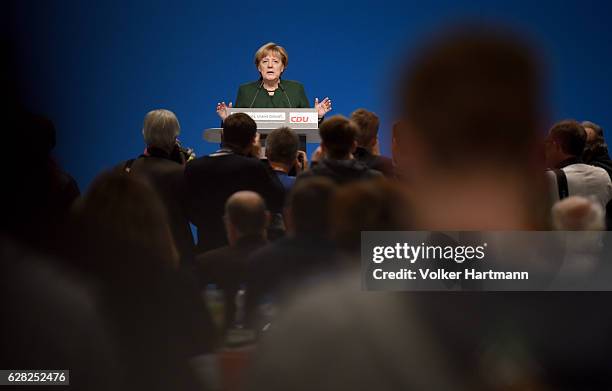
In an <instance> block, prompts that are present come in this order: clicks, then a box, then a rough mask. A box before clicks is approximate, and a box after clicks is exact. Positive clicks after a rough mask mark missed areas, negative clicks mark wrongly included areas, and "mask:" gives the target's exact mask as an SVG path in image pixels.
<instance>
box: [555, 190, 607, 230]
mask: <svg viewBox="0 0 612 391" xmlns="http://www.w3.org/2000/svg"><path fill="white" fill-rule="evenodd" d="M552 220H553V228H554V229H556V230H560V231H602V230H605V229H606V221H605V212H604V210H603V208H602V207H601V205H600V204H599V203H597V202H594V201H591V200H589V199H588V198H585V197H580V196H572V197H567V198H564V199H562V200H561V201H559V202H557V203H556V204H555V205H554V206H553V208H552Z"/></svg>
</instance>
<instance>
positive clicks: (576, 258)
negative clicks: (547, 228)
mask: <svg viewBox="0 0 612 391" xmlns="http://www.w3.org/2000/svg"><path fill="white" fill-rule="evenodd" d="M552 225H553V228H554V229H555V230H557V231H573V232H568V233H567V236H566V240H565V257H564V259H563V264H562V265H561V268H560V269H559V272H558V277H559V278H561V280H560V281H562V282H563V283H564V284H568V283H569V282H574V283H584V281H585V280H586V277H587V276H590V275H592V273H594V272H595V271H596V270H598V267H599V266H600V262H601V259H600V258H601V255H602V250H603V245H604V243H603V239H604V236H603V232H601V231H603V230H605V229H606V221H605V211H604V209H603V208H602V206H601V205H600V204H599V202H597V201H595V200H594V199H591V198H587V197H581V196H571V197H567V198H564V199H562V200H561V201H558V202H556V203H555V204H554V205H553V207H552Z"/></svg>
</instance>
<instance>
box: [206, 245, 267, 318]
mask: <svg viewBox="0 0 612 391" xmlns="http://www.w3.org/2000/svg"><path fill="white" fill-rule="evenodd" d="M266 243H267V240H265V239H264V238H262V237H261V236H246V237H243V238H240V239H239V240H238V241H237V243H236V244H235V245H233V246H224V247H220V248H216V249H214V250H210V251H207V252H205V253H202V254H200V255H198V256H197V257H196V262H195V270H196V276H197V279H198V281H199V283H200V286H201V288H202V289H204V288H206V285H208V284H215V285H217V288H218V289H221V290H222V291H223V296H224V301H225V305H224V307H225V321H224V323H225V325H224V329H227V328H228V327H230V326H231V325H232V323H233V321H234V318H235V313H236V301H235V298H236V293H237V292H238V290H239V289H240V286H241V285H244V284H245V275H246V270H247V259H248V257H249V256H250V255H251V254H252V253H253V252H254V251H256V250H257V249H259V248H260V247H263V246H264V245H266Z"/></svg>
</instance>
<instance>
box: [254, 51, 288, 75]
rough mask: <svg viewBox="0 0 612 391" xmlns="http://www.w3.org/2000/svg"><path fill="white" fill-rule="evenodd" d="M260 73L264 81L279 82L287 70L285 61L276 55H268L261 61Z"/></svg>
mask: <svg viewBox="0 0 612 391" xmlns="http://www.w3.org/2000/svg"><path fill="white" fill-rule="evenodd" d="M257 68H258V69H259V73H261V77H262V79H263V80H269V81H274V80H278V79H279V78H280V76H281V74H282V73H283V71H284V70H285V66H284V65H283V61H282V60H281V59H280V57H279V56H278V55H277V54H276V53H268V54H267V55H266V56H265V57H264V58H262V59H261V61H259V66H258V67H257Z"/></svg>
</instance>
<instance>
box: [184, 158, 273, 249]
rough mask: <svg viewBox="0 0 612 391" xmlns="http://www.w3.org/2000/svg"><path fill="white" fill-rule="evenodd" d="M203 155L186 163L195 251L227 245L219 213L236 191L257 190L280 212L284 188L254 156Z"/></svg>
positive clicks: (269, 206)
mask: <svg viewBox="0 0 612 391" xmlns="http://www.w3.org/2000/svg"><path fill="white" fill-rule="evenodd" d="M214 155H215V154H213V155H209V156H203V157H201V158H198V159H196V160H194V161H191V162H190V163H188V164H187V167H186V168H185V182H186V185H187V210H188V216H189V220H190V221H191V222H192V223H193V224H194V225H195V226H196V227H197V228H198V246H197V251H198V252H203V251H207V250H211V249H214V248H218V247H221V246H224V245H226V244H227V238H226V236H225V227H224V224H223V214H224V213H225V201H227V199H228V198H229V197H230V196H231V195H232V194H234V193H235V192H237V191H241V190H250V191H254V192H256V193H259V195H261V196H262V197H263V199H264V201H265V202H266V206H267V208H268V209H269V210H270V212H272V213H281V212H282V208H283V202H284V196H285V190H284V189H283V185H282V184H281V183H280V181H279V180H278V178H276V176H275V175H274V173H273V172H271V171H270V170H269V168H268V167H266V165H265V164H263V163H262V162H260V161H259V160H258V159H255V158H251V157H246V156H242V155H238V154H234V153H230V154H220V156H214Z"/></svg>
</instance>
